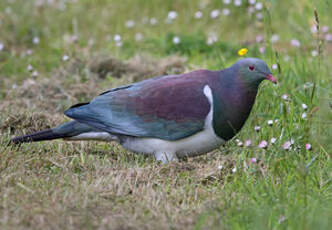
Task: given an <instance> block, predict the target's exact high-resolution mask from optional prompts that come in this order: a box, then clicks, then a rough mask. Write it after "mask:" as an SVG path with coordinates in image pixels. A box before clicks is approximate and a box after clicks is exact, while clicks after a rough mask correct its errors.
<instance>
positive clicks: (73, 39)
mask: <svg viewBox="0 0 332 230" xmlns="http://www.w3.org/2000/svg"><path fill="white" fill-rule="evenodd" d="M71 41H72V42H77V41H78V36H77V35H76V34H74V35H72V36H71Z"/></svg>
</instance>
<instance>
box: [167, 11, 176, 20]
mask: <svg viewBox="0 0 332 230" xmlns="http://www.w3.org/2000/svg"><path fill="white" fill-rule="evenodd" d="M177 16H178V13H177V12H176V11H170V12H168V15H167V18H169V19H170V20H174V19H176V17H177Z"/></svg>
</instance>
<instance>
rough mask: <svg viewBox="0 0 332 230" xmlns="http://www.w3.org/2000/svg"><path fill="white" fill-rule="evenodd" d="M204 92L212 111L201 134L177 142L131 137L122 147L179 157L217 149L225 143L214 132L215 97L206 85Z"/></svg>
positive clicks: (134, 150) (140, 151) (146, 152)
mask: <svg viewBox="0 0 332 230" xmlns="http://www.w3.org/2000/svg"><path fill="white" fill-rule="evenodd" d="M203 92H204V95H205V96H206V97H207V99H208V100H209V103H210V111H209V113H208V115H207V116H206V119H205V125H204V129H203V130H202V131H201V132H198V133H196V134H194V135H192V136H190V137H187V138H184V139H181V140H177V141H167V140H162V139H157V138H135V137H129V138H127V139H126V140H125V141H124V143H122V145H123V146H124V147H125V148H127V149H129V150H131V151H133V152H138V153H144V154H153V153H155V152H167V153H175V154H176V155H177V156H178V157H182V156H195V155H200V154H203V153H207V152H209V151H212V150H214V149H216V148H217V147H219V146H220V145H221V144H223V143H225V141H224V140H223V139H222V138H220V137H218V136H217V135H216V134H215V132H214V130H213V126H212V120H213V97H212V91H211V88H210V87H209V86H208V85H206V86H205V87H204V91H203ZM184 106H185V105H184Z"/></svg>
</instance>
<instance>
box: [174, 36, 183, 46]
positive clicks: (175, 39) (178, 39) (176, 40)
mask: <svg viewBox="0 0 332 230" xmlns="http://www.w3.org/2000/svg"><path fill="white" fill-rule="evenodd" d="M180 42H181V40H180V38H179V37H177V36H175V37H174V38H173V43H174V44H179V43H180Z"/></svg>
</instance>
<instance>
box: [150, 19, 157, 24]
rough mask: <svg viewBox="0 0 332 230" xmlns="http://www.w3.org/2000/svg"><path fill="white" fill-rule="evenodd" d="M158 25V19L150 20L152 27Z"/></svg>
mask: <svg viewBox="0 0 332 230" xmlns="http://www.w3.org/2000/svg"><path fill="white" fill-rule="evenodd" d="M157 23H158V20H157V19H156V18H150V24H151V25H153V26H154V25H156V24H157Z"/></svg>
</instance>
